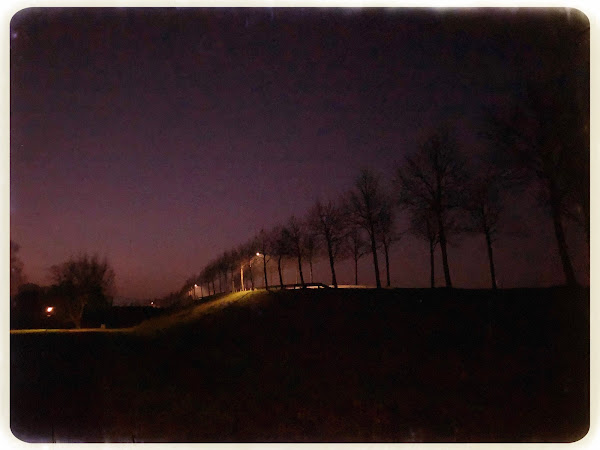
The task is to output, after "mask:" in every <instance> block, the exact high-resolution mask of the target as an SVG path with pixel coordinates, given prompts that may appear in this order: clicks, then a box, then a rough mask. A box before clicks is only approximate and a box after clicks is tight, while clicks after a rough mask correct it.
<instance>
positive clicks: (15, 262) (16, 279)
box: [10, 239, 27, 296]
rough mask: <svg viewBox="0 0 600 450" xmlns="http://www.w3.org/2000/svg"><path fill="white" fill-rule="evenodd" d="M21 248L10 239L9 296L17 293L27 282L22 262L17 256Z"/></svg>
mask: <svg viewBox="0 0 600 450" xmlns="http://www.w3.org/2000/svg"><path fill="white" fill-rule="evenodd" d="M20 248H21V246H20V245H19V244H17V243H16V242H15V241H13V240H12V239H11V241H10V295H11V296H12V295H15V294H16V293H17V292H19V288H20V287H21V286H22V285H23V284H25V283H26V282H27V279H26V277H25V274H24V272H23V262H22V261H21V259H20V258H19V256H18V253H19V250H20Z"/></svg>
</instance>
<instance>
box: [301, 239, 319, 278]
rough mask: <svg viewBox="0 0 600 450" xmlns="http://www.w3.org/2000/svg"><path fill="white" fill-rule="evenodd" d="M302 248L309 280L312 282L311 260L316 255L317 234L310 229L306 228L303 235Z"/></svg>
mask: <svg viewBox="0 0 600 450" xmlns="http://www.w3.org/2000/svg"><path fill="white" fill-rule="evenodd" d="M304 250H305V252H306V259H307V260H308V266H309V269H310V282H311V283H313V261H314V259H315V257H316V256H317V236H316V235H315V233H314V231H313V230H311V229H308V230H307V231H306V234H305V235H304Z"/></svg>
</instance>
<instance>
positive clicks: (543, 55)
mask: <svg viewBox="0 0 600 450" xmlns="http://www.w3.org/2000/svg"><path fill="white" fill-rule="evenodd" d="M546 25H547V26H546V28H544V39H543V40H540V41H539V42H537V43H536V48H535V51H536V55H537V57H538V61H537V64H536V66H535V67H536V68H537V70H535V71H533V72H532V73H530V74H528V75H526V78H527V82H526V95H525V96H524V97H522V98H520V99H516V101H515V104H514V105H513V108H512V111H510V112H506V111H504V112H500V111H496V112H494V113H492V114H491V115H489V116H488V123H487V128H486V131H485V134H486V135H487V136H488V137H489V138H490V139H492V141H493V142H494V143H495V144H497V146H498V153H499V154H500V155H511V156H512V157H513V159H512V161H511V162H512V163H513V164H514V165H515V166H516V167H518V168H520V169H522V170H523V172H524V173H525V175H527V176H529V177H530V178H531V179H534V180H536V181H537V186H538V187H539V189H540V200H541V203H542V204H543V205H544V206H545V207H547V208H548V210H549V213H550V217H551V218H552V224H553V227H554V234H555V237H556V243H557V248H558V253H559V256H560V259H561V263H562V267H563V272H564V275H565V279H566V282H567V284H568V285H575V284H577V280H576V277H575V271H574V269H573V264H572V262H571V258H570V256H569V252H568V248H567V242H566V237H565V231H564V223H563V222H564V219H566V218H572V219H575V220H576V221H577V223H579V224H581V225H583V227H584V229H585V232H586V237H587V239H588V242H589V229H590V228H589V227H590V225H589V224H590V221H589V218H590V216H589V211H590V209H589V205H590V204H589V198H590V195H589V177H590V175H589V158H590V150H589V148H590V144H589V23H588V22H587V20H586V19H585V17H581V16H579V15H577V17H571V18H568V17H567V16H566V15H555V16H554V17H552V18H551V20H550V21H549V22H548V23H547V24H546Z"/></svg>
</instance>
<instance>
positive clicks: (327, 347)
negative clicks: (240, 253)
mask: <svg viewBox="0 0 600 450" xmlns="http://www.w3.org/2000/svg"><path fill="white" fill-rule="evenodd" d="M218 302H222V299H221V300H216V301H215V304H216V303H218ZM206 306H207V305H204V308H206ZM198 311H199V310H198V308H196V309H190V310H188V311H187V312H186V311H183V312H180V313H179V314H180V316H179V317H180V318H183V319H184V321H183V322H178V320H176V319H172V320H171V322H168V321H166V319H165V318H159V319H155V321H154V322H152V321H150V322H147V323H146V324H142V325H141V326H140V327H139V328H138V329H137V330H136V329H133V331H127V332H116V331H111V332H104V333H72V332H71V333H67V332H65V333H56V332H55V333H47V334H45V333H31V334H12V335H11V428H12V430H13V433H14V434H15V435H16V436H17V437H19V438H20V439H22V440H25V441H29V442H52V441H56V442H74V441H85V442H254V441H258V442H322V441H328V442H387V441H392V442H405V441H410V442H453V441H458V442H499V441H500V442H565V441H574V440H578V439H580V438H581V437H583V435H585V433H586V431H587V429H588V424H589V289H580V290H574V289H570V290H569V289H562V288H556V289H523V290H504V291H499V292H497V293H493V292H491V291H471V290H453V291H451V292H448V291H445V290H391V291H390V290H383V291H379V292H377V291H374V290H340V291H337V292H336V291H333V290H309V291H306V292H303V291H284V292H272V293H266V292H264V291H263V292H256V293H252V294H250V295H248V296H246V297H244V298H241V299H240V300H238V301H236V302H231V303H229V305H228V306H226V307H223V308H222V309H219V310H215V311H212V312H209V313H205V314H199V312H198ZM186 314H187V317H186ZM191 317H193V319H192V318H191ZM161 320H162V322H161Z"/></svg>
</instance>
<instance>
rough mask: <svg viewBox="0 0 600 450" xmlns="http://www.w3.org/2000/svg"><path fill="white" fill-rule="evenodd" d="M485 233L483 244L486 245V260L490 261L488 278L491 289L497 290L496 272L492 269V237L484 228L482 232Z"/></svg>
mask: <svg viewBox="0 0 600 450" xmlns="http://www.w3.org/2000/svg"><path fill="white" fill-rule="evenodd" d="M484 233H485V242H486V244H487V250H488V258H489V260H490V276H491V277H492V289H498V286H497V284H496V270H495V269H494V253H493V250H492V237H491V236H490V231H489V230H488V229H487V228H486V229H485V230H484Z"/></svg>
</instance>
